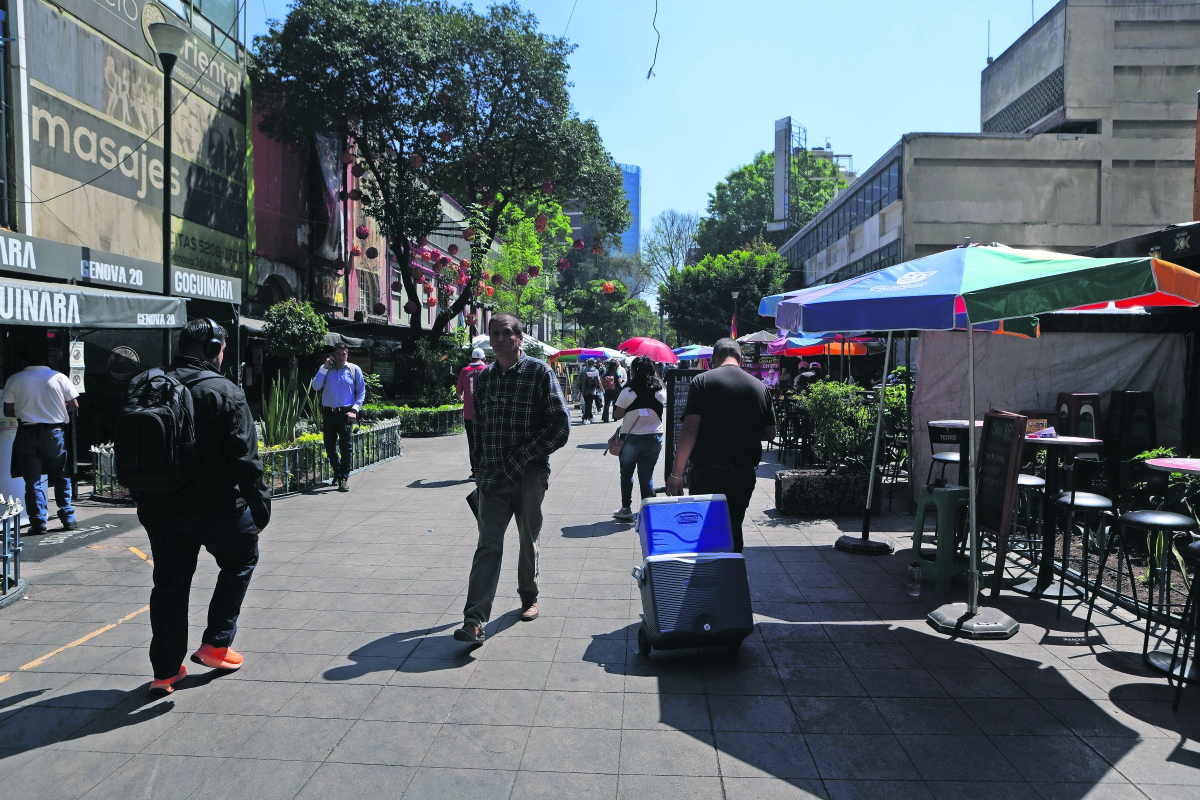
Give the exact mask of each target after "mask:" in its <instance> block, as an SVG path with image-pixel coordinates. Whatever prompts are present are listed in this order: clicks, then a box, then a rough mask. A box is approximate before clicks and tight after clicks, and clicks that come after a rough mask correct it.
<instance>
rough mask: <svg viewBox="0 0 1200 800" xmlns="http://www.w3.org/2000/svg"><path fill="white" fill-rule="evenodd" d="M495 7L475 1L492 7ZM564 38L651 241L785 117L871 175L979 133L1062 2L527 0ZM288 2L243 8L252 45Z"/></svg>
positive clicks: (256, 2) (584, 110) (703, 198)
mask: <svg viewBox="0 0 1200 800" xmlns="http://www.w3.org/2000/svg"><path fill="white" fill-rule="evenodd" d="M485 5H486V3H477V4H476V7H477V8H483V7H484V6H485ZM521 5H522V6H523V7H524V8H526V9H527V10H529V11H531V12H533V13H534V14H535V15H536V16H537V18H538V21H539V24H540V26H541V29H542V30H543V31H544V32H546V33H547V34H552V35H555V36H562V35H564V33H565V35H566V37H567V38H568V39H569V40H571V42H573V43H574V44H575V45H577V48H576V50H575V52H574V53H573V54H572V56H571V59H570V63H571V74H570V78H571V81H572V82H573V83H574V87H573V88H572V90H571V97H572V102H573V103H574V105H575V108H576V110H577V111H578V112H579V114H580V116H582V117H584V118H591V119H594V120H596V122H597V124H598V125H599V127H600V133H601V136H603V138H604V143H605V145H606V146H607V148H608V150H609V152H610V153H612V156H613V158H615V159H616V160H617V161H618V162H621V163H625V164H636V165H638V166H640V167H641V168H642V214H643V219H642V222H641V228H642V231H643V236H644V235H645V232H646V231H647V230H648V229H649V224H650V220H651V219H652V218H653V217H654V216H655V215H656V214H658V213H659V212H660V211H663V210H665V209H669V208H674V209H678V210H680V211H695V212H699V213H701V214H703V213H704V210H705V206H706V204H707V202H708V193H709V192H711V191H712V190H713V187H714V186H715V185H716V183H717V182H718V181H719V180H721V179H722V178H724V177H725V175H727V174H728V173H729V172H730V170H732V169H735V168H736V167H738V166H740V165H742V164H745V163H748V162H749V161H751V160H752V159H753V157H754V154H755V153H756V152H758V151H759V150H768V151H769V150H771V149H772V148H773V142H774V138H773V137H774V130H775V120H776V119H779V118H781V117H785V116H788V115H790V116H791V117H792V119H793V121H794V122H797V123H799V124H801V125H803V126H804V127H806V128H807V129H808V144H809V146H810V147H812V146H823V145H824V144H825V142H826V140H827V139H828V140H829V142H830V144H831V145H832V146H833V148H834V150H835V151H836V152H838V153H847V154H851V155H853V157H854V166H855V167H856V168H857V169H858V170H859V171H861V170H864V169H866V168H867V167H869V166H870V165H871V164H872V163H874V161H875V160H876V159H877V158H879V157H880V156H882V155H883V154H884V153H885V152H887V150H888V149H889V148H891V147H892V146H893V145H894V144H895V143H896V142H897V141H899V139H900V137H901V136H902V135H903V134H905V133H910V132H917V131H945V132H963V131H966V132H977V131H978V130H979V77H980V72H981V71H982V70H983V68H984V67H985V66H986V63H987V56H988V23H989V21H990V23H991V55H993V56H997V55H999V54H1000V53H1002V52H1003V51H1004V49H1005V48H1006V47H1008V46H1009V45H1010V44H1012V43H1013V42H1014V41H1015V40H1016V39H1017V38H1018V37H1019V36H1020V35H1021V34H1022V33H1023V32H1024V31H1025V30H1026V29H1028V28H1029V26H1030V24H1031V22H1032V15H1033V14H1036V15H1037V16H1038V17H1040V16H1042V15H1043V14H1045V13H1046V12H1047V11H1049V10H1050V9H1051V8H1052V7H1053V5H1054V3H1053V2H1052V0H1033V3H1032V4H1031V3H1030V2H1029V1H1028V0H924V1H923V2H915V0H900V1H899V2H898V1H897V0H840V2H828V1H827V2H821V3H817V2H811V1H810V0H658V4H657V5H658V18H657V26H658V30H659V31H660V32H661V34H662V39H661V43H660V44H659V46H658V57H657V62H656V63H655V65H654V75H653V77H651V78H650V79H649V80H647V78H646V73H647V71H648V70H649V69H650V66H651V62H652V61H653V60H654V50H655V43H656V38H657V37H656V35H655V32H654V28H653V27H652V22H653V20H654V14H655V0H521ZM287 6H288V3H287V2H285V0H246V7H247V25H248V28H249V32H250V37H251V40H253V36H254V34H256V33H261V32H262V31H264V30H265V29H266V23H265V20H266V19H270V18H282V17H284V16H286V13H287Z"/></svg>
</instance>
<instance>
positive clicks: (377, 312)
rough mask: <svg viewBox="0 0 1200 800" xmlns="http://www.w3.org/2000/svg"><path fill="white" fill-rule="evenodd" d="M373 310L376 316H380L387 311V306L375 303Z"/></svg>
mask: <svg viewBox="0 0 1200 800" xmlns="http://www.w3.org/2000/svg"><path fill="white" fill-rule="evenodd" d="M371 310H372V311H373V312H375V315H376V316H379V315H381V314H385V313H387V306H385V305H384V304H383V303H376V304H375V305H373V306H371Z"/></svg>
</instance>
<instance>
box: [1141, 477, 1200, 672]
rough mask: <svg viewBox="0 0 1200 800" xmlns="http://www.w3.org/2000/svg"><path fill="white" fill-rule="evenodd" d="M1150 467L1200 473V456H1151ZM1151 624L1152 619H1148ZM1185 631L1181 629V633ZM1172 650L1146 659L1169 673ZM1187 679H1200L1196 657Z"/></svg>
mask: <svg viewBox="0 0 1200 800" xmlns="http://www.w3.org/2000/svg"><path fill="white" fill-rule="evenodd" d="M1145 463H1146V466H1147V467H1149V468H1150V469H1155V470H1158V471H1159V472H1182V473H1184V474H1186V475H1200V458H1151V459H1147V461H1146V462H1145ZM1168 557H1169V556H1168V550H1167V548H1165V547H1164V548H1163V554H1162V560H1163V565H1164V566H1165V564H1166V560H1167V558H1168ZM1146 624H1147V625H1149V624H1150V620H1147V621H1146ZM1182 634H1183V632H1182V631H1180V634H1179V635H1182ZM1171 659H1172V651H1168V650H1154V651H1151V652H1150V653H1148V654H1147V655H1146V661H1147V662H1149V664H1150V666H1151V667H1153V668H1154V669H1156V670H1158V671H1159V672H1161V673H1163V674H1164V675H1165V674H1168V673H1170V672H1171ZM1182 674H1184V670H1183V665H1182V664H1180V665H1179V666H1177V667H1175V676H1176V677H1178V676H1180V675H1182ZM1185 677H1186V679H1187V680H1189V681H1194V680H1197V679H1200V669H1198V668H1197V664H1196V659H1195V658H1191V659H1189V660H1188V664H1187V674H1186V676H1185Z"/></svg>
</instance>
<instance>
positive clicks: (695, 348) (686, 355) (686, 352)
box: [674, 344, 712, 361]
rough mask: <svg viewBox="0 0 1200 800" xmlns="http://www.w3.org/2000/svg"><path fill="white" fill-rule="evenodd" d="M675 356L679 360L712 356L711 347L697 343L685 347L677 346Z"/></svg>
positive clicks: (693, 359) (692, 359)
mask: <svg viewBox="0 0 1200 800" xmlns="http://www.w3.org/2000/svg"><path fill="white" fill-rule="evenodd" d="M674 352H675V356H676V357H677V358H678V359H679V360H680V361H695V360H697V359H700V358H712V348H711V347H704V346H703V345H698V344H689V345H688V346H687V347H680V348H677V349H676V350H675V351H674Z"/></svg>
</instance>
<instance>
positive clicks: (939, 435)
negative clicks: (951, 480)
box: [925, 425, 967, 483]
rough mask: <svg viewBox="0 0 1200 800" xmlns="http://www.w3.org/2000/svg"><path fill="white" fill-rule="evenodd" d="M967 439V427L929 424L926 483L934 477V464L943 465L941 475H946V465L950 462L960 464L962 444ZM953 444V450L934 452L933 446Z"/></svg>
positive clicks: (942, 476)
mask: <svg viewBox="0 0 1200 800" xmlns="http://www.w3.org/2000/svg"><path fill="white" fill-rule="evenodd" d="M966 441H967V429H966V428H965V427H963V428H946V427H942V426H941V425H930V426H929V452H930V455H929V458H930V462H929V474H928V475H926V476H925V483H929V480H930V478H932V477H933V466H934V465H935V464H941V465H942V473H941V475H940V476H939V477H941V478H945V477H946V467H947V466H949V465H950V464H958V463H959V462H960V461H961V460H962V446H963V443H965V442H966ZM939 445H941V446H945V445H951V446H953V447H954V449H953V450H946V451H944V452H940V453H937V452H934V451H933V448H934V447H937V446H939Z"/></svg>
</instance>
